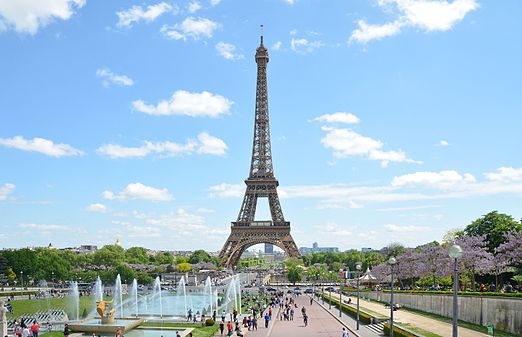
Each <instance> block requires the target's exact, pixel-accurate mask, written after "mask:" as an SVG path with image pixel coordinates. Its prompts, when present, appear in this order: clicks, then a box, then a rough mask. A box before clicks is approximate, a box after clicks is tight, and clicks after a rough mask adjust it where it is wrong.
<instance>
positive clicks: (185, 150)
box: [96, 132, 228, 159]
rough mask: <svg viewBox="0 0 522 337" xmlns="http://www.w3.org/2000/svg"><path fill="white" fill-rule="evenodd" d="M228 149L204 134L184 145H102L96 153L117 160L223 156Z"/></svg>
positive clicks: (156, 143) (157, 143)
mask: <svg viewBox="0 0 522 337" xmlns="http://www.w3.org/2000/svg"><path fill="white" fill-rule="evenodd" d="M227 149H228V146H227V144H226V143H225V142H224V141H223V140H222V139H219V138H217V137H214V136H211V135H209V134H208V133H206V132H201V133H200V134H199V135H198V140H197V141H196V140H193V139H188V140H187V141H186V142H185V143H184V144H179V143H173V142H169V141H167V142H150V141H145V142H144V144H143V145H142V146H139V147H125V146H121V145H118V144H104V145H102V146H100V147H99V148H98V149H97V150H96V152H97V153H98V154H100V155H103V156H107V157H109V158H111V159H119V158H144V157H146V156H148V155H150V154H160V155H165V156H176V155H183V154H192V153H193V152H194V151H196V152H197V153H198V154H210V155H216V156H223V155H225V154H226V151H227Z"/></svg>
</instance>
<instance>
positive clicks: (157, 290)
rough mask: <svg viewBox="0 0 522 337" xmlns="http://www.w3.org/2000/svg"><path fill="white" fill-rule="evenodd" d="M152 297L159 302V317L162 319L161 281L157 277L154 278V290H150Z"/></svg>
mask: <svg viewBox="0 0 522 337" xmlns="http://www.w3.org/2000/svg"><path fill="white" fill-rule="evenodd" d="M152 291H153V292H152V297H153V298H157V299H158V301H159V311H160V312H159V314H160V317H161V318H163V303H162V301H161V280H160V278H159V276H156V279H155V280H154V288H152Z"/></svg>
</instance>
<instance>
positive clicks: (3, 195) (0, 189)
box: [0, 183, 16, 200]
mask: <svg viewBox="0 0 522 337" xmlns="http://www.w3.org/2000/svg"><path fill="white" fill-rule="evenodd" d="M15 188H16V185H15V184H10V183H5V184H4V185H3V186H0V200H7V198H8V197H9V195H10V194H12V193H13V192H14V190H15Z"/></svg>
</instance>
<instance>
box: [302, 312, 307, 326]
mask: <svg viewBox="0 0 522 337" xmlns="http://www.w3.org/2000/svg"><path fill="white" fill-rule="evenodd" d="M303 323H304V325H305V326H308V315H307V314H304V315H303Z"/></svg>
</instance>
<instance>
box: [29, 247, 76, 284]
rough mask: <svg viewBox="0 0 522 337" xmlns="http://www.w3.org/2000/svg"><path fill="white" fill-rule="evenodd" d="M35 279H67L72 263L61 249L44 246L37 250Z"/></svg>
mask: <svg viewBox="0 0 522 337" xmlns="http://www.w3.org/2000/svg"><path fill="white" fill-rule="evenodd" d="M35 266H36V268H35V270H36V271H35V275H34V278H35V280H49V281H53V279H55V280H66V279H67V278H68V276H69V270H70V269H71V265H70V264H69V262H68V261H67V260H66V259H65V258H64V254H62V252H61V251H59V250H56V249H54V248H42V249H39V250H37V252H36V264H35Z"/></svg>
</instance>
